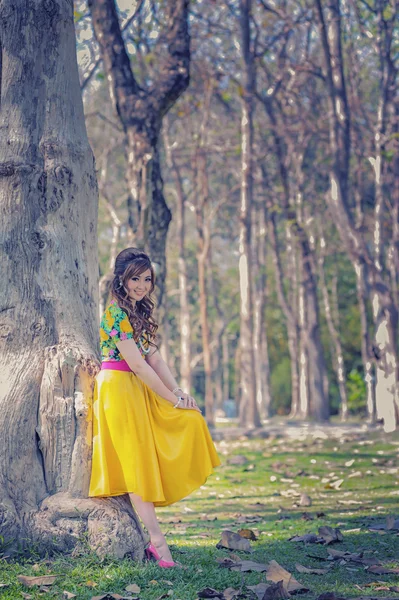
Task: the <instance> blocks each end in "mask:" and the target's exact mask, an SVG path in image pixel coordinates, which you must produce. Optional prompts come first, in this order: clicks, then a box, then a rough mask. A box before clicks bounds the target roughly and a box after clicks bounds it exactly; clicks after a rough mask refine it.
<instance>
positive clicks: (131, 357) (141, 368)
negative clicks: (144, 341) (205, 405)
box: [116, 339, 177, 404]
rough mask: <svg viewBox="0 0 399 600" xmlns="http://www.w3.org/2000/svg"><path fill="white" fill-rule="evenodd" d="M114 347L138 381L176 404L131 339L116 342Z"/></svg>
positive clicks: (173, 396) (175, 399)
mask: <svg viewBox="0 0 399 600" xmlns="http://www.w3.org/2000/svg"><path fill="white" fill-rule="evenodd" d="M116 346H117V348H118V350H119V351H120V353H121V354H122V356H123V358H124V359H125V360H126V362H127V364H128V365H129V367H130V368H131V369H132V371H133V372H134V373H136V375H138V376H139V377H140V379H142V380H143V381H144V383H146V384H147V385H148V387H150V388H151V389H152V390H154V392H156V393H157V394H159V395H160V396H162V398H165V400H167V401H168V402H170V403H171V404H176V402H177V398H176V396H175V395H174V394H173V393H172V391H171V390H170V389H169V388H168V387H167V386H166V385H165V384H164V382H163V381H162V379H160V377H159V376H158V375H157V373H156V372H155V370H154V369H152V368H151V367H150V366H149V365H148V364H147V362H146V361H145V360H144V358H143V357H142V356H141V354H140V351H139V349H138V348H137V345H136V342H135V341H134V340H133V339H128V340H123V341H120V342H116ZM176 385H177V384H176ZM172 389H174V388H172Z"/></svg>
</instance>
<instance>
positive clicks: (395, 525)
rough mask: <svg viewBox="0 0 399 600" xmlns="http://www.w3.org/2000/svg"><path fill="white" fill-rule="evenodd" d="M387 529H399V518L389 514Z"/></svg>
mask: <svg viewBox="0 0 399 600" xmlns="http://www.w3.org/2000/svg"><path fill="white" fill-rule="evenodd" d="M385 529H386V530H387V531H392V530H393V529H399V519H396V517H394V516H393V515H388V516H387V520H386V525H385Z"/></svg>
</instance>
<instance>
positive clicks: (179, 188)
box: [164, 123, 192, 392]
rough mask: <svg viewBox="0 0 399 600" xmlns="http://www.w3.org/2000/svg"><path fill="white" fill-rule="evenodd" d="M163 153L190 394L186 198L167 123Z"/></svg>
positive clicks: (184, 378) (183, 368) (183, 367)
mask: <svg viewBox="0 0 399 600" xmlns="http://www.w3.org/2000/svg"><path fill="white" fill-rule="evenodd" d="M164 139H165V153H166V158H167V162H168V166H169V167H170V169H171V170H172V172H173V174H174V177H175V181H176V200H177V231H176V236H177V242H178V248H179V257H178V273H179V298H180V382H181V386H182V388H183V390H187V392H190V390H191V385H192V377H191V366H190V363H191V320H190V306H189V299H188V276H187V262H186V249H185V242H186V219H185V204H186V198H185V193H184V189H183V183H182V177H181V173H180V168H179V165H178V164H177V162H176V160H175V157H174V154H173V150H172V148H171V144H170V141H169V132H168V123H165V127H164Z"/></svg>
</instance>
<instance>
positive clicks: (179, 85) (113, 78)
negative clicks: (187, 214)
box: [88, 0, 190, 306]
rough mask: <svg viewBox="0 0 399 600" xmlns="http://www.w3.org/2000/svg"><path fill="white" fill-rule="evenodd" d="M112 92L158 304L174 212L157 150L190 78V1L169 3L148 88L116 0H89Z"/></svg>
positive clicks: (138, 235) (139, 236)
mask: <svg viewBox="0 0 399 600" xmlns="http://www.w3.org/2000/svg"><path fill="white" fill-rule="evenodd" d="M88 4H89V8H90V11H91V15H92V21H93V28H94V33H95V36H96V39H97V41H98V43H99V45H100V52H101V56H102V59H103V63H104V68H105V72H106V74H107V80H108V82H109V88H110V97H111V100H112V102H113V105H114V108H115V110H116V112H117V114H118V116H119V119H120V121H121V123H122V126H123V129H124V131H125V133H126V140H127V147H126V153H127V161H128V169H127V174H126V178H127V183H128V188H129V194H130V196H131V198H132V201H133V206H136V207H137V214H138V222H136V223H135V243H136V245H138V246H140V247H143V248H144V249H145V250H146V251H147V252H148V253H149V255H150V256H151V259H152V260H153V262H154V263H156V264H157V279H156V284H157V288H158V306H160V305H161V304H162V295H163V291H164V286H165V276H166V259H165V246H166V236H167V232H168V227H169V223H170V220H171V213H170V210H169V208H168V207H167V205H166V201H165V197H164V194H163V179H162V175H161V164H160V157H159V151H158V141H159V134H160V129H161V125H162V118H163V116H164V115H165V114H166V113H167V112H168V110H169V109H170V108H171V106H173V104H174V103H175V102H176V100H177V99H178V98H179V96H180V95H181V94H182V93H183V92H184V90H185V89H186V88H187V86H188V83H189V64H190V37H189V33H188V4H189V2H188V0H167V2H166V3H165V4H166V6H165V38H166V43H167V51H166V55H165V59H164V63H163V65H162V68H161V70H160V75H159V79H158V81H156V82H155V83H154V84H153V85H151V86H150V87H148V88H146V89H144V88H143V87H140V86H139V85H138V83H137V81H136V79H135V76H134V74H133V71H132V68H131V63H130V59H129V56H128V54H127V52H126V49H125V44H124V40H123V37H122V34H121V30H120V24H119V19H118V15H117V12H116V7H115V1H114V0H89V2H88Z"/></svg>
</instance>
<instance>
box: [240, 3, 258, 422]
mask: <svg viewBox="0 0 399 600" xmlns="http://www.w3.org/2000/svg"><path fill="white" fill-rule="evenodd" d="M250 15H251V0H240V25H241V38H242V56H243V82H244V85H243V88H244V91H243V98H242V113H241V209H240V242H239V253H240V260H239V273H240V291H241V293H240V299H241V308H240V344H241V402H240V424H241V425H244V426H249V427H259V426H260V424H261V422H260V418H259V413H258V406H257V402H256V380H255V358H254V348H253V335H254V326H253V293H252V265H251V225H252V223H251V214H252V203H253V197H252V196H253V109H254V107H253V104H254V91H255V62H254V57H253V54H252V50H251V33H250Z"/></svg>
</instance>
